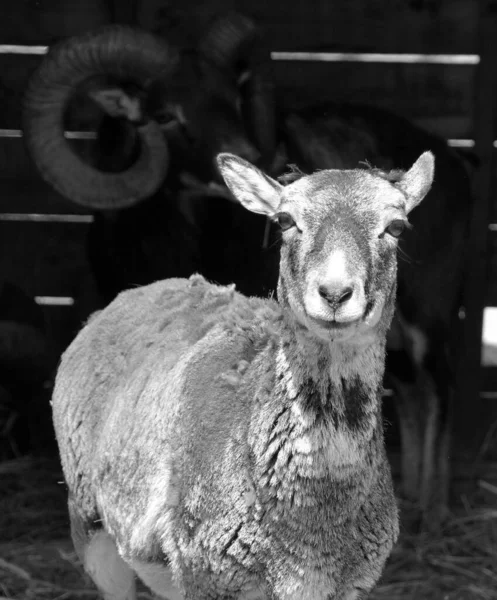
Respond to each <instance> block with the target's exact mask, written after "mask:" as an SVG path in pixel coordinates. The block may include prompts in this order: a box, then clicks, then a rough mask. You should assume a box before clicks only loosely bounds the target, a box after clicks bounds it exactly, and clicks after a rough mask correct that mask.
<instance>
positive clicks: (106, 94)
mask: <svg viewBox="0 0 497 600" xmlns="http://www.w3.org/2000/svg"><path fill="white" fill-rule="evenodd" d="M88 95H89V96H90V98H91V99H92V100H93V101H94V102H95V103H96V104H98V106H100V108H101V109H102V110H103V111H104V112H105V113H106V114H108V115H109V117H114V118H116V117H124V118H125V119H128V121H131V122H134V123H138V122H141V121H142V120H143V111H142V106H141V102H140V99H139V98H138V97H136V96H132V95H131V94H128V93H126V92H125V91H124V90H123V89H122V88H120V87H111V88H110V87H109V88H100V89H97V90H92V91H90V92H89V93H88Z"/></svg>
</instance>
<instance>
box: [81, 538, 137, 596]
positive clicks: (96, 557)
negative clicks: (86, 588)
mask: <svg viewBox="0 0 497 600" xmlns="http://www.w3.org/2000/svg"><path fill="white" fill-rule="evenodd" d="M84 567H85V570H86V572H87V573H88V575H89V576H90V577H91V578H92V580H93V582H94V583H95V585H96V586H97V587H98V589H99V591H100V593H101V594H102V596H103V597H104V599H105V600H136V589H135V574H134V572H133V570H132V569H131V568H130V567H129V566H128V565H127V564H126V563H125V562H124V560H123V559H122V558H121V556H119V553H118V551H117V547H116V544H115V543H114V540H112V538H111V537H110V536H109V535H108V534H107V533H106V532H105V531H104V530H103V529H101V530H99V531H97V533H95V534H94V535H93V536H92V538H91V541H90V543H89V544H88V546H87V547H86V549H85V561H84Z"/></svg>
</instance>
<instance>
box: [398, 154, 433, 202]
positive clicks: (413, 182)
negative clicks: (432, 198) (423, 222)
mask: <svg viewBox="0 0 497 600" xmlns="http://www.w3.org/2000/svg"><path fill="white" fill-rule="evenodd" d="M434 173H435V157H434V156H433V154H432V153H431V152H423V154H422V155H421V156H420V157H419V158H418V160H417V161H416V162H415V163H414V164H413V165H412V167H411V168H410V169H409V171H407V172H406V173H404V175H403V177H402V179H401V180H400V181H399V182H398V183H397V186H398V187H399V188H400V189H401V190H402V191H403V192H404V193H405V194H406V196H407V204H406V211H407V213H409V212H411V210H412V209H413V208H414V207H415V206H417V205H418V204H419V203H420V202H421V200H422V199H423V198H424V197H425V196H426V194H427V193H428V192H429V191H430V188H431V184H432V183H433V176H434Z"/></svg>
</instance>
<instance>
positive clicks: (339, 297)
mask: <svg viewBox="0 0 497 600" xmlns="http://www.w3.org/2000/svg"><path fill="white" fill-rule="evenodd" d="M318 291H319V295H320V296H321V298H323V299H324V300H326V302H328V304H330V305H332V306H339V305H341V304H345V303H346V302H348V301H349V300H350V299H351V298H352V295H353V293H354V290H353V288H352V287H351V286H346V287H340V288H336V287H333V286H326V285H320V286H319V289H318Z"/></svg>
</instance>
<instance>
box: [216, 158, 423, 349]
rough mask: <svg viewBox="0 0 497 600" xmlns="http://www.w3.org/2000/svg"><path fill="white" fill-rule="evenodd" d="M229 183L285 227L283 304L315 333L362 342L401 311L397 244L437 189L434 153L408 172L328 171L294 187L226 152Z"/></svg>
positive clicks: (223, 162) (247, 202) (241, 198)
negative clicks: (411, 218) (396, 299)
mask: <svg viewBox="0 0 497 600" xmlns="http://www.w3.org/2000/svg"><path fill="white" fill-rule="evenodd" d="M219 164H220V169H221V172H222V174H223V176H224V178H225V181H226V184H227V185H228V187H229V188H230V189H231V191H232V192H233V194H234V195H235V196H236V197H237V198H238V200H239V201H240V202H241V203H242V204H243V205H244V206H245V207H246V208H248V209H249V210H252V211H254V212H261V213H263V214H266V215H268V216H269V217H270V218H272V219H274V220H276V221H277V222H278V223H279V224H280V227H281V229H282V247H281V260H280V278H279V284H278V297H279V301H280V302H281V303H283V304H284V305H286V306H287V307H289V308H290V309H291V310H292V312H293V314H294V316H295V318H296V320H297V321H298V322H299V323H300V324H301V325H303V326H304V327H306V328H307V329H308V330H310V331H311V332H312V333H313V334H314V335H316V336H318V337H320V338H322V339H325V340H335V341H345V340H349V341H351V342H352V341H357V342H360V341H362V340H364V339H367V338H368V337H369V334H370V333H373V332H374V331H375V330H376V329H377V327H378V326H380V325H381V328H382V330H386V327H387V326H388V324H389V322H390V319H391V317H392V314H393V307H394V297H395V286H396V270H397V257H396V254H397V243H398V238H399V237H400V235H401V234H402V231H403V230H404V229H405V228H406V227H407V226H408V221H407V214H408V213H409V211H410V210H412V208H414V206H416V205H417V204H418V203H419V202H420V201H421V199H422V198H423V197H424V195H425V194H426V193H427V191H428V190H429V187H430V185H431V180H432V171H433V157H432V155H431V154H425V155H423V156H422V157H421V158H420V159H419V160H418V161H417V163H415V165H414V166H413V167H412V168H411V170H410V171H408V172H407V173H395V174H388V175H387V174H384V173H380V172H376V171H374V170H371V171H366V170H363V169H355V170H344V171H340V170H325V171H319V172H316V173H314V174H313V175H310V176H303V177H301V178H300V179H298V180H297V181H295V182H294V183H292V184H290V185H288V186H287V187H283V186H281V185H280V184H279V183H278V182H276V181H274V180H272V179H271V178H269V177H267V176H266V175H264V174H263V173H261V172H260V171H259V170H257V169H256V168H255V167H253V166H252V165H249V164H248V163H246V162H245V161H241V160H240V159H238V158H237V157H232V156H230V155H221V157H220V159H219Z"/></svg>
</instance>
